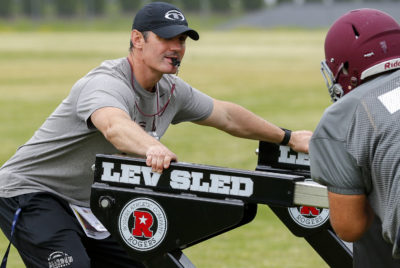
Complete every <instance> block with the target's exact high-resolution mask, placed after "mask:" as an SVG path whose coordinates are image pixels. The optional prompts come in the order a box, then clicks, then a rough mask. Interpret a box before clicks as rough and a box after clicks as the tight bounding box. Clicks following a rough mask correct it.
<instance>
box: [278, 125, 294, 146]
mask: <svg viewBox="0 0 400 268" xmlns="http://www.w3.org/2000/svg"><path fill="white" fill-rule="evenodd" d="M282 130H283V131H285V136H284V137H283V140H282V141H281V143H280V145H287V144H288V143H289V140H290V137H291V136H292V131H291V130H289V129H286V128H282Z"/></svg>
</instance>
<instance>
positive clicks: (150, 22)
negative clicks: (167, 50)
mask: <svg viewBox="0 0 400 268" xmlns="http://www.w3.org/2000/svg"><path fill="white" fill-rule="evenodd" d="M134 29H136V30H138V31H139V32H144V31H152V32H153V33H155V34H156V35H158V36H160V37H162V38H165V39H169V38H173V37H175V36H177V35H180V34H182V33H184V34H186V35H187V36H189V37H190V38H192V39H193V40H199V34H198V33H197V32H196V31H195V30H193V29H191V28H189V27H188V23H187V20H186V18H185V16H184V15H183V13H182V11H180V10H179V9H178V8H177V7H176V6H174V5H171V4H169V3H164V2H153V3H150V4H147V5H145V6H144V7H143V8H142V9H140V10H139V11H138V12H137V14H136V16H135V19H134V20H133V25H132V30H134Z"/></svg>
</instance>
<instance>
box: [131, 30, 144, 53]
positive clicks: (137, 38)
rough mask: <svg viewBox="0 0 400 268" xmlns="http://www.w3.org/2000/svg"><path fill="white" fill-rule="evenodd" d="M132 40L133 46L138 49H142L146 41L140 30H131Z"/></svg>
mask: <svg viewBox="0 0 400 268" xmlns="http://www.w3.org/2000/svg"><path fill="white" fill-rule="evenodd" d="M131 41H132V44H133V47H134V48H135V49H136V48H138V49H140V48H142V47H143V43H144V37H143V34H142V33H141V32H139V31H138V30H132V32H131Z"/></svg>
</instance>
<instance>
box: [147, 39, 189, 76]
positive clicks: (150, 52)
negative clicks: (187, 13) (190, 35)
mask: <svg viewBox="0 0 400 268" xmlns="http://www.w3.org/2000/svg"><path fill="white" fill-rule="evenodd" d="M186 38H187V36H186V35H185V34H181V35H178V36H175V37H173V38H171V39H164V38H162V37H159V36H157V35H156V34H155V33H153V32H148V36H147V38H146V40H145V42H144V44H143V47H142V59H143V61H144V63H145V64H146V65H147V66H148V67H149V68H151V69H153V70H154V71H156V72H160V73H163V74H165V73H169V74H173V73H176V71H177V68H178V67H177V66H175V65H173V64H172V59H173V58H175V59H177V60H179V61H181V60H182V58H183V56H184V55H185V50H186V47H185V43H186Z"/></svg>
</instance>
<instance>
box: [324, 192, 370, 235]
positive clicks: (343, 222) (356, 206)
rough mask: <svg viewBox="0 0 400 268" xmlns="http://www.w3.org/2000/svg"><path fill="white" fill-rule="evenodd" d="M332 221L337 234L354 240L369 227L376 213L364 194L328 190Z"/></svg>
mask: <svg viewBox="0 0 400 268" xmlns="http://www.w3.org/2000/svg"><path fill="white" fill-rule="evenodd" d="M328 199H329V213H330V221H331V224H332V227H333V229H334V230H335V232H336V234H337V235H338V236H339V237H340V238H341V239H343V240H345V241H348V242H354V241H356V240H358V239H360V238H361V236H362V235H363V234H364V232H365V231H366V230H367V229H368V228H369V226H370V225H371V223H372V220H373V218H374V213H373V211H372V208H371V206H370V205H369V202H368V200H367V197H366V196H365V195H364V194H361V195H342V194H336V193H332V192H328Z"/></svg>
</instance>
